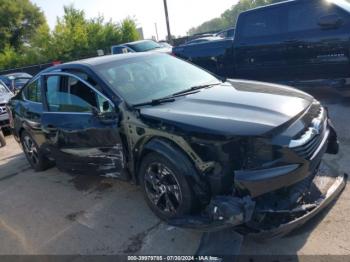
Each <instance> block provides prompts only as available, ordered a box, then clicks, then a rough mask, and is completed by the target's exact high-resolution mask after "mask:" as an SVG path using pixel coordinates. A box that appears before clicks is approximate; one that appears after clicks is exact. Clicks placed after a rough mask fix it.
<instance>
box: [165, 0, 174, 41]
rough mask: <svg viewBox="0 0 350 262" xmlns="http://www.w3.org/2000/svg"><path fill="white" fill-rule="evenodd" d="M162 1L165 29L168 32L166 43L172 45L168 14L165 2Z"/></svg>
mask: <svg viewBox="0 0 350 262" xmlns="http://www.w3.org/2000/svg"><path fill="white" fill-rule="evenodd" d="M163 1H164V11H165V20H166V27H167V30H168V41H169V43H170V44H172V43H173V39H172V38H171V33H170V24H169V14H168V5H167V2H166V1H167V0H163Z"/></svg>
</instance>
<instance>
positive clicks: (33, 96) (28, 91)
mask: <svg viewBox="0 0 350 262" xmlns="http://www.w3.org/2000/svg"><path fill="white" fill-rule="evenodd" d="M22 94H23V96H24V98H25V99H26V100H29V101H32V102H36V103H41V102H42V100H41V86H40V79H38V80H36V81H34V82H32V83H30V84H29V85H27V86H26V87H25V89H24V90H23V93H22Z"/></svg>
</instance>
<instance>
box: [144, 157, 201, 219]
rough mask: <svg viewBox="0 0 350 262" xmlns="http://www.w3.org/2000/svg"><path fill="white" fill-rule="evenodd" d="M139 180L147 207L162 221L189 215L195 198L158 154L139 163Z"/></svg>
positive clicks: (177, 173)
mask: <svg viewBox="0 0 350 262" xmlns="http://www.w3.org/2000/svg"><path fill="white" fill-rule="evenodd" d="M139 178H140V184H141V187H142V191H143V194H144V197H145V199H146V202H147V204H148V206H149V207H150V208H151V209H152V211H153V212H154V213H155V214H156V215H157V216H158V217H159V218H161V219H162V220H165V221H168V220H169V219H171V218H175V217H181V216H186V215H189V214H191V213H192V211H193V208H194V207H195V197H194V194H193V192H192V190H191V188H190V186H189V184H188V182H187V180H186V178H185V176H184V174H183V173H182V172H180V170H179V169H178V168H177V167H176V166H175V165H174V164H173V163H172V161H169V160H168V159H167V158H165V157H163V156H162V155H160V154H157V153H149V154H147V155H146V156H145V157H144V158H143V160H142V163H141V166H140V169H139Z"/></svg>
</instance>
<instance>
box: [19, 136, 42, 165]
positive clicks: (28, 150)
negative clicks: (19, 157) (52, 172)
mask: <svg viewBox="0 0 350 262" xmlns="http://www.w3.org/2000/svg"><path fill="white" fill-rule="evenodd" d="M23 148H24V152H25V154H26V155H27V157H28V158H29V160H30V161H31V162H32V164H33V165H37V164H38V163H39V155H38V149H37V146H36V144H35V143H34V141H33V140H32V138H30V137H29V136H25V137H24V138H23Z"/></svg>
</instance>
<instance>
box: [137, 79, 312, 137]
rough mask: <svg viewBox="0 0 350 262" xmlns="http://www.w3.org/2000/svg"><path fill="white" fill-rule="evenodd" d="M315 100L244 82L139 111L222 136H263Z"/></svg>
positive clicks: (158, 120) (157, 119) (293, 91)
mask: <svg viewBox="0 0 350 262" xmlns="http://www.w3.org/2000/svg"><path fill="white" fill-rule="evenodd" d="M312 101H313V97H312V96H310V95H308V94H306V93H304V92H301V91H298V90H296V89H293V88H289V87H285V86H280V85H275V84H269V83H263V82H253V81H244V80H228V81H227V82H226V83H224V84H222V85H220V86H214V87H212V88H209V89H202V90H201V91H200V92H198V93H195V94H190V95H187V96H184V97H180V98H178V99H176V101H175V102H170V103H164V104H161V105H158V106H150V107H144V108H142V109H141V110H140V114H141V117H142V118H143V119H144V120H146V121H147V120H151V121H152V122H155V123H157V124H166V125H173V126H174V127H176V128H178V129H180V130H181V129H182V130H183V129H185V130H188V131H193V132H199V133H208V134H220V135H242V136H252V135H264V134H265V133H267V132H269V131H271V130H272V129H274V128H276V127H278V126H281V125H283V124H284V123H286V122H288V121H289V120H291V119H292V118H294V117H296V116H297V115H299V114H301V113H302V112H304V111H305V110H306V109H307V108H308V107H309V106H310V104H311V103H312Z"/></svg>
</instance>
